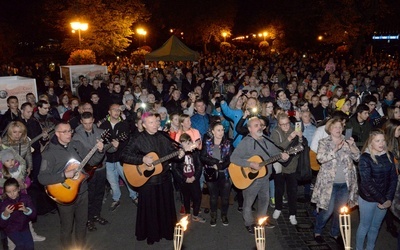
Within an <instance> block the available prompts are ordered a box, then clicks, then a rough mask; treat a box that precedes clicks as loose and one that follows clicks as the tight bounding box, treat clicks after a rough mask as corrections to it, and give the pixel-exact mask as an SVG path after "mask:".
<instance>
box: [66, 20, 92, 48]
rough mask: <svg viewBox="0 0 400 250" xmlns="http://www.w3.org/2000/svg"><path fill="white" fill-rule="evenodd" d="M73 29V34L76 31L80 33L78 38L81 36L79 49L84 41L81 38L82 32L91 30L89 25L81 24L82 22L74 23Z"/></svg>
mask: <svg viewBox="0 0 400 250" xmlns="http://www.w3.org/2000/svg"><path fill="white" fill-rule="evenodd" d="M70 24H71V28H72V33H75V31H76V30H77V31H78V36H79V48H80V47H81V42H82V41H83V39H82V38H81V30H82V31H85V30H87V29H88V28H89V25H88V24H87V23H81V22H72V23H70Z"/></svg>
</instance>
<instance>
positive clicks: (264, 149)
mask: <svg viewBox="0 0 400 250" xmlns="http://www.w3.org/2000/svg"><path fill="white" fill-rule="evenodd" d="M253 140H254V141H255V142H256V143H257V144H258V146H260V147H261V149H262V150H263V151H264V152H265V153H266V154H267V156H268V157H271V156H270V155H269V153H268V151H267V149H266V148H264V147H263V146H262V145H261V143H260V142H259V141H257V140H256V139H254V138H253ZM265 146H267V145H265Z"/></svg>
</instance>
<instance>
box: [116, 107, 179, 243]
mask: <svg viewBox="0 0 400 250" xmlns="http://www.w3.org/2000/svg"><path fill="white" fill-rule="evenodd" d="M142 121H143V127H144V128H145V131H143V132H141V133H139V135H138V136H136V137H135V138H133V137H132V136H131V138H130V140H129V143H128V145H127V146H126V147H125V148H124V150H123V151H122V155H121V161H122V162H123V163H124V164H125V163H128V164H135V165H142V164H145V165H146V166H147V167H146V170H147V171H153V170H154V168H155V166H154V165H153V162H155V160H156V159H154V158H153V157H151V156H148V154H149V153H151V152H153V153H155V154H157V156H159V157H164V156H166V155H168V154H171V153H173V152H175V151H177V149H176V148H175V147H174V146H173V144H172V142H171V140H170V139H168V134H162V133H165V132H162V131H158V128H159V126H160V122H159V121H157V118H156V116H155V115H154V114H153V113H149V112H147V113H144V114H143V115H142ZM184 155H185V153H184V151H183V150H180V151H179V153H178V158H182V157H183V156H184ZM127 167H128V166H127ZM124 168H125V165H124ZM146 170H145V171H146ZM138 192H139V203H138V210H137V216H136V238H137V240H139V241H142V240H145V239H147V244H149V245H152V244H154V242H158V241H160V239H161V238H165V239H167V240H172V239H173V234H174V226H175V224H176V221H177V218H176V211H175V202H174V191H173V187H172V179H171V173H170V170H169V161H164V162H163V163H162V171H161V172H160V173H159V174H157V175H154V176H152V177H150V178H149V179H148V181H147V182H146V183H144V185H142V186H140V187H139V188H138Z"/></svg>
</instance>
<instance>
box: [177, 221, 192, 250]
mask: <svg viewBox="0 0 400 250" xmlns="http://www.w3.org/2000/svg"><path fill="white" fill-rule="evenodd" d="M188 217H189V216H185V217H183V218H182V219H181V220H180V221H179V222H178V223H177V224H176V226H175V229H174V250H181V248H182V242H183V235H184V232H185V230H186V228H187V225H188V224H189V221H188Z"/></svg>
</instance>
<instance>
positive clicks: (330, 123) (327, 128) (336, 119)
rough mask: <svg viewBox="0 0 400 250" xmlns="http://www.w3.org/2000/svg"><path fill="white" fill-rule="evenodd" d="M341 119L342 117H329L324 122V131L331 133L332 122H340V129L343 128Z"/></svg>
mask: <svg viewBox="0 0 400 250" xmlns="http://www.w3.org/2000/svg"><path fill="white" fill-rule="evenodd" d="M342 121H343V119H339V118H332V119H329V120H328V121H327V122H326V124H325V132H326V133H327V134H328V135H331V131H330V130H331V127H332V125H333V124H335V123H340V126H342V130H343V123H342Z"/></svg>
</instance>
